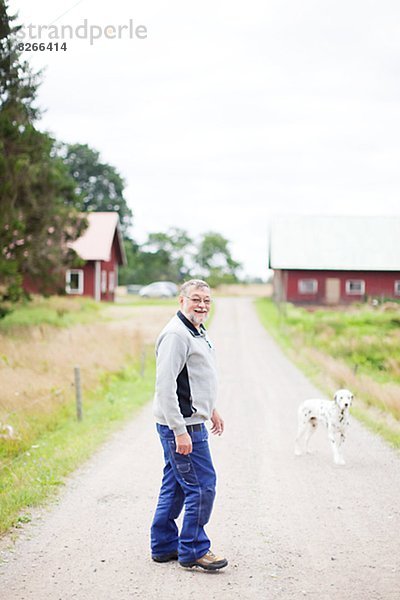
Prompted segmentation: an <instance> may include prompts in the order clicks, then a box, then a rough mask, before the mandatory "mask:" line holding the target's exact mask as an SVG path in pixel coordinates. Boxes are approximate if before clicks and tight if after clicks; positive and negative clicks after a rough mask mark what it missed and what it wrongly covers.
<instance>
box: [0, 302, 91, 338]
mask: <svg viewBox="0 0 400 600" xmlns="http://www.w3.org/2000/svg"><path fill="white" fill-rule="evenodd" d="M100 310H101V305H100V304H99V303H98V302H95V301H94V300H91V299H90V298H81V297H80V298H67V297H62V296H61V297H60V296H52V297H50V298H43V297H40V296H37V297H36V296H35V297H34V298H33V300H31V301H25V302H22V303H20V304H18V305H15V306H14V307H13V311H12V312H10V313H9V314H7V315H6V316H5V317H4V318H3V319H0V333H12V332H13V331H15V330H17V331H19V330H20V329H24V328H27V327H34V326H38V325H51V326H53V327H70V326H71V325H76V324H78V323H89V322H91V321H95V320H98V319H99V313H100Z"/></svg>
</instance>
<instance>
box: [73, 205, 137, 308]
mask: <svg viewBox="0 0 400 600" xmlns="http://www.w3.org/2000/svg"><path fill="white" fill-rule="evenodd" d="M87 219H88V222H89V225H88V228H87V229H86V230H85V232H84V233H83V235H82V236H81V237H80V238H78V239H77V240H76V241H75V242H73V243H72V244H71V248H73V249H74V250H75V252H76V253H77V254H78V256H79V257H80V258H82V259H83V260H84V261H86V262H85V264H84V266H82V267H80V268H76V269H75V268H74V269H68V270H67V271H66V275H65V281H66V287H65V291H66V292H67V294H70V295H73V294H74V295H81V296H90V297H91V298H94V299H95V300H99V301H100V300H108V301H113V300H114V296H115V289H116V287H117V285H118V267H119V265H125V264H126V256H125V250H124V245H123V241H122V235H121V229H120V224H119V218H118V213H114V212H90V213H88V214H87Z"/></svg>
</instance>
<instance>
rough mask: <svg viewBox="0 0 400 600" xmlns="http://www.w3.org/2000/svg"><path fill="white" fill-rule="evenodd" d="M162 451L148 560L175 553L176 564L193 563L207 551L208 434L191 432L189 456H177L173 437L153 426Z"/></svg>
mask: <svg viewBox="0 0 400 600" xmlns="http://www.w3.org/2000/svg"><path fill="white" fill-rule="evenodd" d="M157 431H158V434H159V436H160V440H161V444H162V446H163V450H164V460H165V466H164V474H163V479H162V483H161V489H160V495H159V498H158V504H157V508H156V512H155V515H154V519H153V523H152V526H151V553H152V556H162V555H164V554H169V553H170V552H176V551H177V552H178V557H179V561H180V562H190V561H193V560H197V559H198V558H200V557H201V556H203V555H204V554H206V553H207V552H208V550H209V549H210V540H209V539H208V537H207V535H206V532H205V531H204V526H205V525H206V523H208V521H209V519H210V515H211V510H212V507H213V503H214V498H215V486H216V475H215V470H214V467H213V464H212V460H211V455H210V449H209V447H208V431H207V429H206V427H205V425H202V426H201V431H192V432H190V436H191V438H192V442H193V451H192V452H191V454H188V455H183V454H177V452H176V445H175V436H174V433H173V431H172V430H171V429H169V428H168V427H167V426H166V425H159V424H158V423H157ZM183 506H185V514H184V518H183V523H182V529H181V532H180V534H179V532H178V527H177V525H176V523H175V519H177V517H178V516H179V515H180V513H181V511H182V508H183Z"/></svg>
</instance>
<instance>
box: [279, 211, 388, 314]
mask: <svg viewBox="0 0 400 600" xmlns="http://www.w3.org/2000/svg"><path fill="white" fill-rule="evenodd" d="M269 243H270V249H269V267H270V268H271V269H273V271H274V279H273V282H274V297H275V299H276V300H278V301H288V302H293V303H297V304H307V303H308V304H344V303H350V302H354V301H363V300H366V299H367V298H371V297H372V298H397V299H399V300H400V217H373V216H368V217H346V216H342V217H337V216H335V217H329V216H325V217H310V216H302V217H300V216H297V217H281V218H277V219H275V220H274V221H273V223H272V225H271V228H270V237H269Z"/></svg>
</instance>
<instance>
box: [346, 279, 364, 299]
mask: <svg viewBox="0 0 400 600" xmlns="http://www.w3.org/2000/svg"><path fill="white" fill-rule="evenodd" d="M354 284H359V286H360V289H358V290H352V289H351V286H352V285H354ZM346 294H348V295H349V296H363V295H364V294H365V281H364V279H347V281H346Z"/></svg>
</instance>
